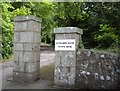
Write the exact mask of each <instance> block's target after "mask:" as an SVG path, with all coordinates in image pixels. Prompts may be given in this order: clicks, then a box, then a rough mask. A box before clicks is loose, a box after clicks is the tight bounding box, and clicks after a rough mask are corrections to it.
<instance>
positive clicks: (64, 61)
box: [54, 27, 82, 88]
mask: <svg viewBox="0 0 120 91" xmlns="http://www.w3.org/2000/svg"><path fill="white" fill-rule="evenodd" d="M54 33H55V39H56V40H59V39H60V40H62V39H75V45H76V48H75V50H73V51H65V50H64V51H56V52H55V60H56V61H55V71H54V72H55V73H54V85H55V86H60V87H68V88H74V87H75V76H76V71H75V70H76V50H77V49H78V45H79V38H80V34H82V30H81V29H79V28H77V27H63V28H56V29H54Z"/></svg>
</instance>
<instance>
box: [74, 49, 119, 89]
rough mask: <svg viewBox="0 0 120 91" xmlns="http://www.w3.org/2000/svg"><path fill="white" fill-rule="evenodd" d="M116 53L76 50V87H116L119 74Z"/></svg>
mask: <svg viewBox="0 0 120 91" xmlns="http://www.w3.org/2000/svg"><path fill="white" fill-rule="evenodd" d="M117 69H118V55H117V54H110V53H104V52H95V51H91V50H87V49H82V50H78V51H77V64H76V87H77V88H82V89H83V88H84V89H86V88H88V89H99V88H102V89H104V88H105V89H111V88H112V89H113V88H117V87H119V86H118V83H119V80H118V77H119V76H120V74H118V73H117Z"/></svg>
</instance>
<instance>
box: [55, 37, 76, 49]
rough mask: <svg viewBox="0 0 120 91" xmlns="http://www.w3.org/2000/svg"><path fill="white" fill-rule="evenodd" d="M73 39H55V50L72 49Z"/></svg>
mask: <svg viewBox="0 0 120 91" xmlns="http://www.w3.org/2000/svg"><path fill="white" fill-rule="evenodd" d="M74 50H75V39H60V40H55V51H74Z"/></svg>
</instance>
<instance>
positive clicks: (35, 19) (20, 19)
mask: <svg viewBox="0 0 120 91" xmlns="http://www.w3.org/2000/svg"><path fill="white" fill-rule="evenodd" d="M29 20H33V21H37V22H42V19H41V18H39V17H36V16H33V15H28V16H16V17H15V18H14V21H15V22H20V21H29Z"/></svg>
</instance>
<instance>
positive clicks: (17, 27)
mask: <svg viewBox="0 0 120 91" xmlns="http://www.w3.org/2000/svg"><path fill="white" fill-rule="evenodd" d="M27 25H28V22H27V21H21V22H15V31H21V30H27V29H28V26H27Z"/></svg>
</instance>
